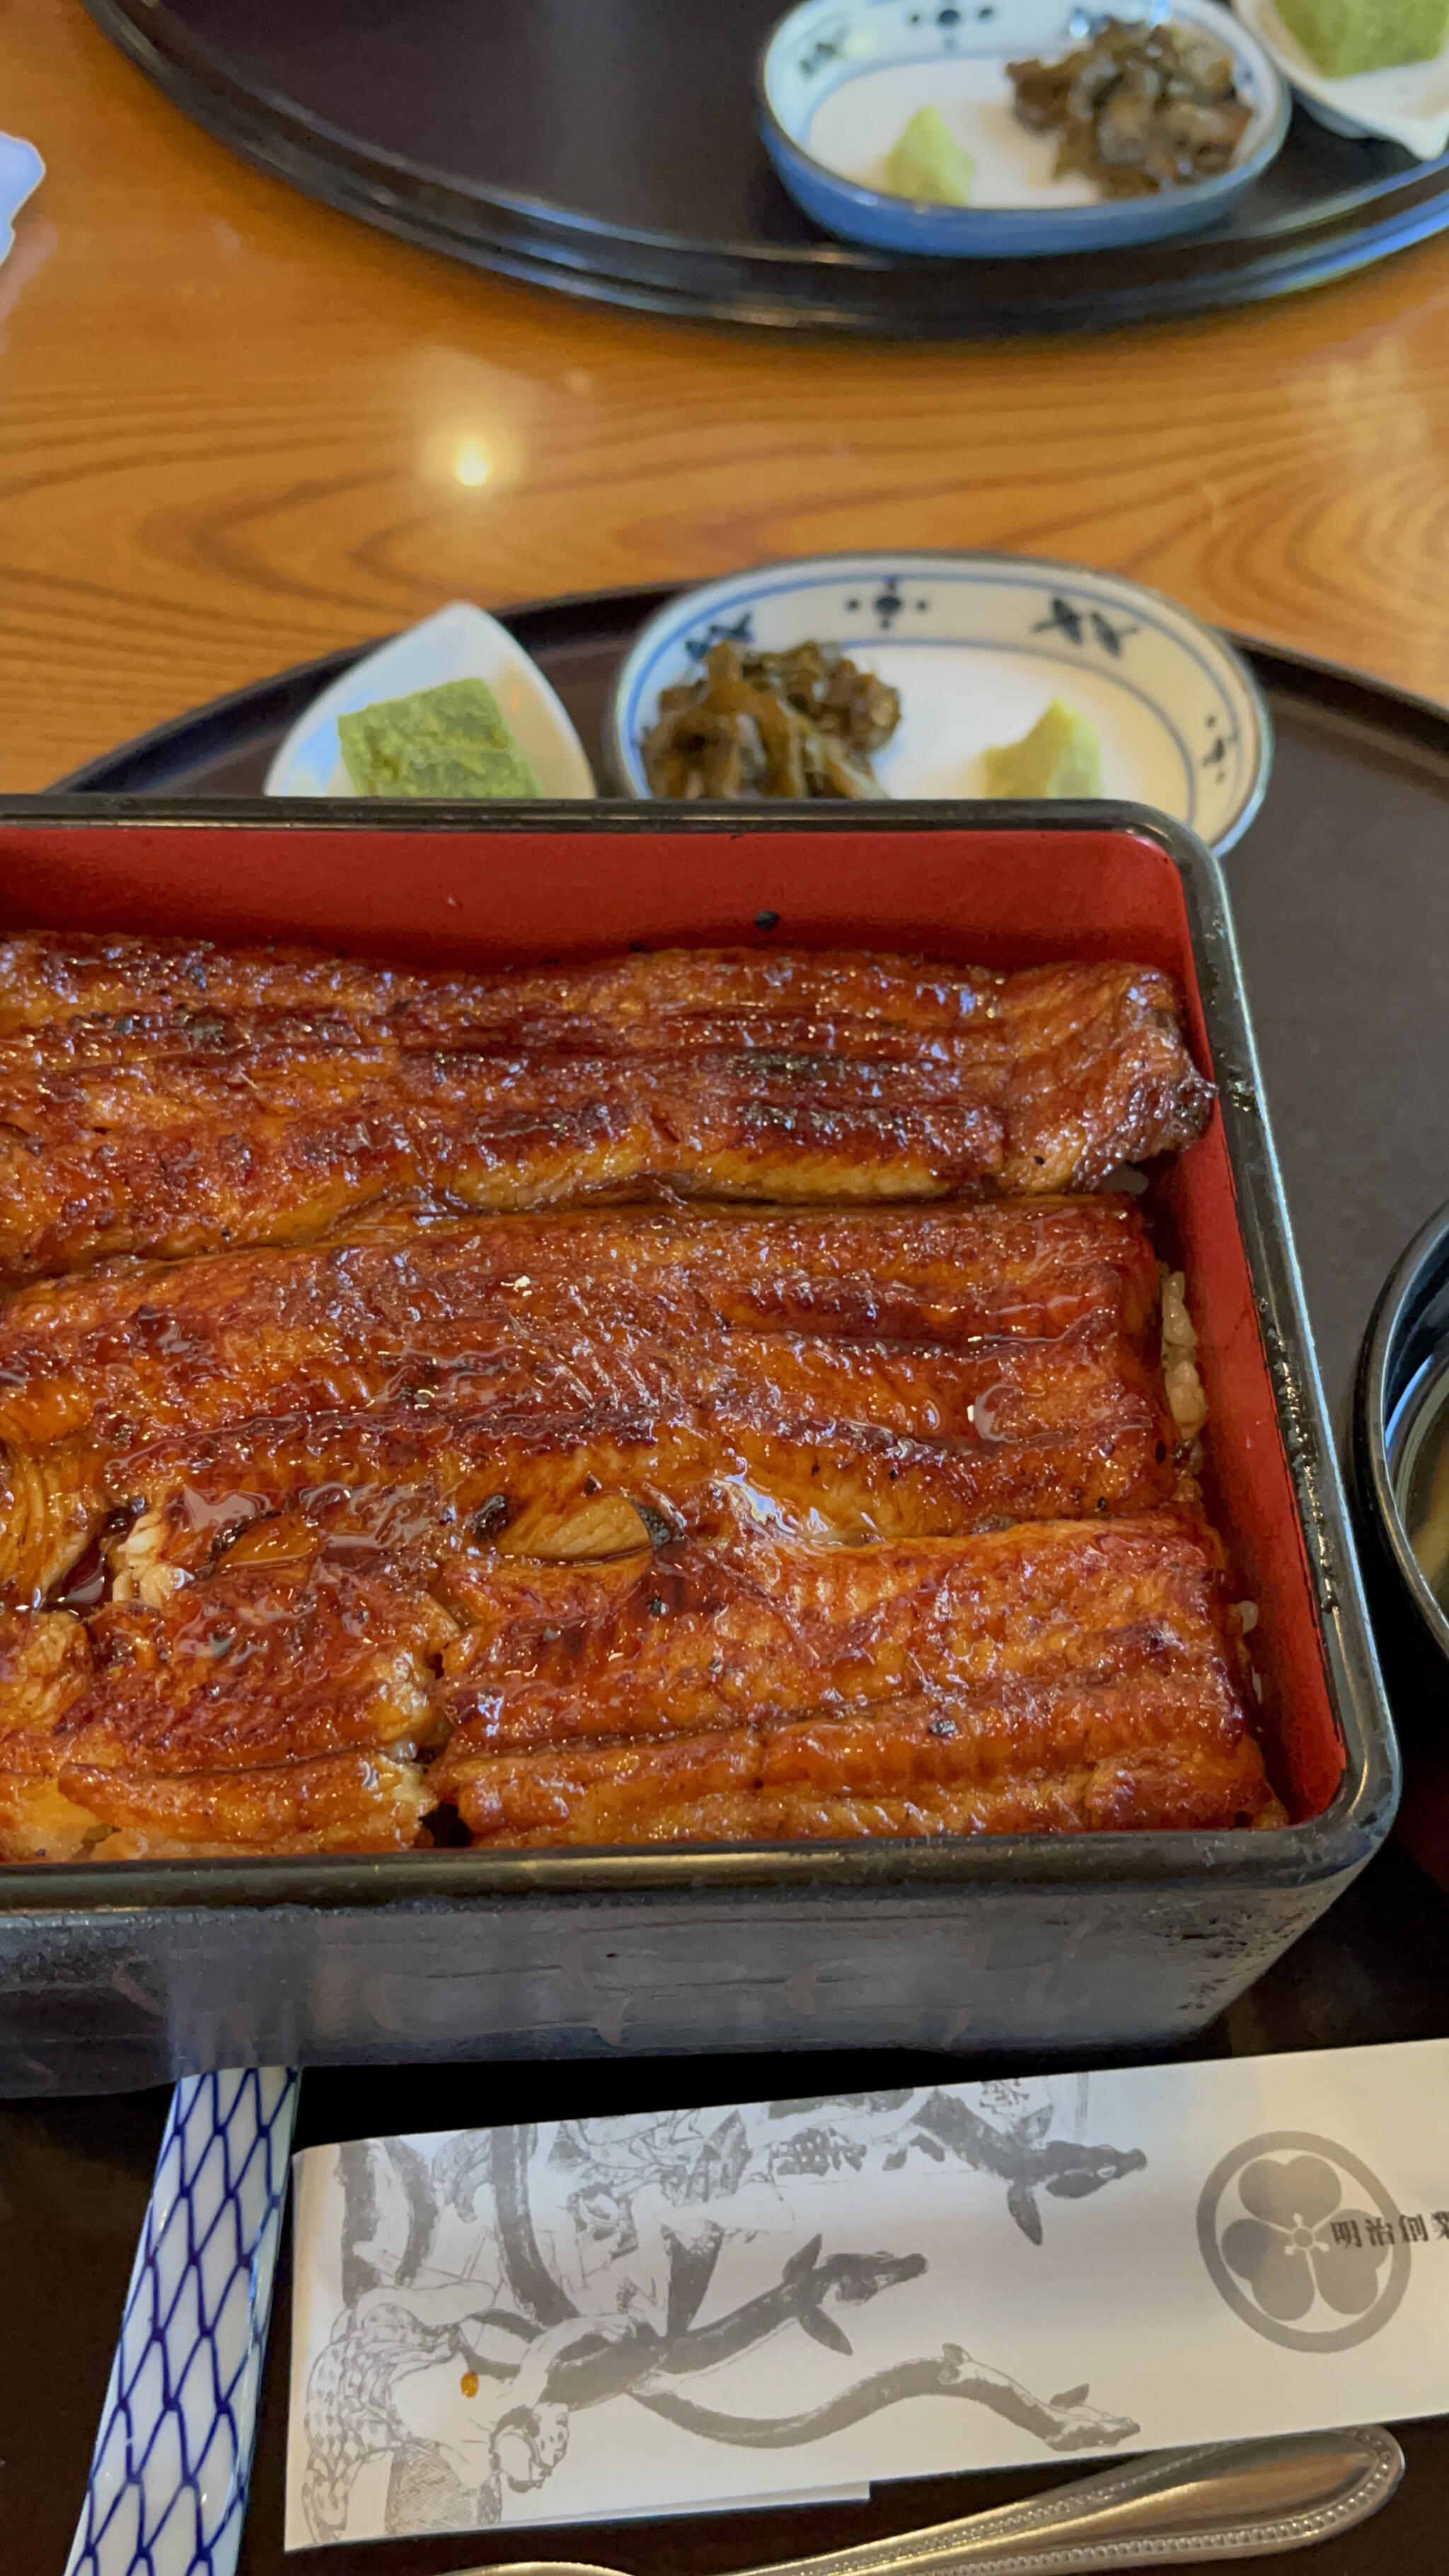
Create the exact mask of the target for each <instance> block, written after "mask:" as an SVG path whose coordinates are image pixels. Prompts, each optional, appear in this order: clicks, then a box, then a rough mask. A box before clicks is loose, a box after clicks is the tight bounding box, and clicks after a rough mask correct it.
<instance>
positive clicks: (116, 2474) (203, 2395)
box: [66, 2066, 298, 2576]
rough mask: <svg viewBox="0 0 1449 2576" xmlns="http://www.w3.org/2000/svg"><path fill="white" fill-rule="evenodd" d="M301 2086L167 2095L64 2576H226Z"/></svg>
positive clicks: (262, 2071) (232, 2080)
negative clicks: (168, 2104) (163, 2123)
mask: <svg viewBox="0 0 1449 2576" xmlns="http://www.w3.org/2000/svg"><path fill="white" fill-rule="evenodd" d="M297 2089H298V2078H297V2076H296V2074H295V2073H294V2072H293V2071H292V2069H291V2068H289V2067H284V2066H264V2067H258V2068H251V2069H249V2070H245V2071H237V2070H230V2071H227V2072H225V2073H222V2074H218V2075H193V2076H187V2077H186V2078H185V2079H184V2080H183V2082H181V2083H180V2084H178V2085H177V2087H176V2090H175V2092H174V2094H173V2095H172V2097H171V2110H170V2113H169V2116H168V2118H167V2122H166V2133H165V2136H164V2137H163V2139H162V2141H161V2152H160V2155H159V2157H158V2158H157V2162H156V2180H155V2182H154V2184H153V2186H152V2190H151V2200H150V2205H149V2207H148V2208H147V2211H146V2218H145V2224H144V2225H143V2227H142V2230H141V2241H140V2244H139V2245H138V2246H137V2249H136V2261H135V2267H134V2269H133V2271H132V2274H131V2286H130V2288H129V2290H128V2291H127V2293H126V2307H125V2314H124V2316H123V2318H122V2321H121V2333H120V2339H119V2341H118V2343H117V2346H116V2358H115V2361H114V2362H113V2364H112V2366H111V2378H110V2385H109V2387H108V2388H107V2390H106V2398H105V2404H104V2406H103V2407H102V2409H101V2421H100V2428H99V2430H98V2432H97V2434H96V2447H95V2452H94V2455H93V2457H92V2460H91V2473H90V2482H89V2485H88V2487H87V2489H86V2498H85V2504H84V2507H83V2509H82V2512H81V2517H80V2523H79V2526H78V2528H77V2531H76V2536H75V2540H74V2542H73V2544H72V2547H71V2554H70V2557H69V2560H68V2561H67V2564H66V2576H233V2571H234V2570H235V2567H236V2563H237V2552H238V2549H239V2547H240V2545H241V2533H242V2522H243V2519H244V2517H245V2514H246V2503H247V2482H248V2478H249V2476H250V2472H251V2459H252V2443H253V2440H254V2438H255V2434H256V2417H257V2393H258V2390H259V2388H260V2385H261V2376H262V2360H263V2356H264V2354H265V2351H266V2340H267V2320H268V2316H269V2314H270V2311H271V2304H272V2280H273V2276H274V2274H275V2271H276V2263H277V2240H278V2237H279V2235H280V2232H281V2224H282V2204H283V2201H284V2199H285V2196H286V2187H287V2168H288V2157H289V2152H290V2149H291V2143H292V2126H293V2122H294V2120H295V2118H296V2111H297Z"/></svg>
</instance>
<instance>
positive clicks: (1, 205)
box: [0, 134, 45, 259]
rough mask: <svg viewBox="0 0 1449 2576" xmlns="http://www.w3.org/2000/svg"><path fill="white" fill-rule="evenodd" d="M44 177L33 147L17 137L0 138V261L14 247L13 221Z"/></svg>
mask: <svg viewBox="0 0 1449 2576" xmlns="http://www.w3.org/2000/svg"><path fill="white" fill-rule="evenodd" d="M44 177H45V163H44V162H43V161H42V159H41V157H40V154H39V153H38V152H37V151H36V148H35V146H34V144H33V143H27V142H26V141H25V139H24V137H23V136H22V135H19V134H0V259H5V258H7V257H8V256H9V253H10V251H11V250H12V248H13V247H14V242H15V218H16V216H17V215H18V214H19V212H20V209H21V207H22V206H23V205H24V203H25V200H26V198H27V197H30V196H33V195H34V193H35V191H36V189H37V188H38V187H39V185H40V183H41V180H42V179H43V178H44Z"/></svg>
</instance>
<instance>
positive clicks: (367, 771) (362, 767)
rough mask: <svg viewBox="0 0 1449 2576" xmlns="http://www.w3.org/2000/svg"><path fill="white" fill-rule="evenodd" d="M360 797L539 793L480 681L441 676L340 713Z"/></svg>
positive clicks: (346, 760)
mask: <svg viewBox="0 0 1449 2576" xmlns="http://www.w3.org/2000/svg"><path fill="white" fill-rule="evenodd" d="M337 735H338V740H339V742H340V743H341V746H342V761H343V766H344V768H345V769H346V771H347V775H348V777H349V778H350V779H351V781H352V784H353V786H354V788H355V789H356V791H357V793H358V795H359V796H537V795H538V794H539V793H540V789H539V784H538V781H537V779H536V778H535V777H534V774H533V772H532V770H531V769H530V768H529V765H528V763H527V761H526V760H525V759H524V757H523V754H522V752H521V751H520V750H519V748H518V745H517V743H516V742H515V741H514V739H513V736H512V734H511V733H510V732H509V730H508V727H507V725H506V724H505V723H504V721H503V717H502V715H501V713H500V711H499V706H498V701H497V699H496V698H495V697H494V695H493V692H492V690H491V689H490V688H487V687H485V685H484V683H483V681H481V680H444V681H443V682H442V683H441V684H440V686H439V687H437V688H436V689H419V690H417V691H416V692H415V694H414V695H413V696H412V697H410V698H383V699H381V700H380V701H379V703H378V704H377V705H376V706H373V707H362V708H360V709H359V710H358V712H357V714H356V715H351V716H339V717H338V719H337Z"/></svg>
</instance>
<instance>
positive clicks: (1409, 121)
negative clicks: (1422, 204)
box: [1234, 0, 1449, 161]
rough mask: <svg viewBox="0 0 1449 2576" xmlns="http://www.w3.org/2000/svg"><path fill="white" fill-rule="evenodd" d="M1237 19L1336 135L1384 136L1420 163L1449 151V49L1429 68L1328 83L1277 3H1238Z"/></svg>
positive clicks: (1400, 66) (1413, 66)
mask: <svg viewBox="0 0 1449 2576" xmlns="http://www.w3.org/2000/svg"><path fill="white" fill-rule="evenodd" d="M1234 6H1235V8H1236V10H1237V13H1238V16H1239V17H1240V18H1241V19H1242V22H1243V24H1244V26H1245V27H1248V28H1250V29H1251V30H1252V32H1253V34H1254V35H1255V36H1256V37H1257V39H1258V42H1259V44H1260V45H1262V46H1263V47H1264V48H1265V50H1266V51H1267V52H1268V53H1270V54H1271V55H1272V57H1273V60H1274V61H1275V62H1276V63H1277V65H1278V67H1279V69H1280V71H1282V72H1283V73H1284V74H1285V75H1286V77H1287V79H1288V81H1289V82H1290V84H1291V86H1292V87H1293V88H1294V89H1295V90H1296V91H1297V92H1298V94H1299V96H1300V98H1301V99H1302V101H1303V104H1304V106H1305V107H1306V108H1307V109H1308V110H1309V112H1310V114H1311V115H1313V116H1316V117H1317V119H1318V121H1319V124H1320V125H1326V126H1327V127H1328V130H1329V132H1330V133H1331V134H1347V135H1356V134H1381V135H1383V136H1384V138H1385V140H1386V141H1388V142H1390V143H1402V145H1403V147H1404V149H1405V151H1406V152H1412V153H1414V154H1416V155H1417V157H1418V159H1419V160H1421V161H1437V160H1438V159H1439V156H1440V154H1441V153H1443V152H1445V151H1449V46H1446V47H1445V49H1444V51H1443V52H1442V53H1438V54H1436V55H1435V56H1434V58H1433V60H1432V61H1431V62H1427V63H1395V64H1393V65H1392V66H1391V68H1390V69H1389V70H1387V71H1382V72H1356V73H1355V75H1354V77H1353V79H1352V80H1329V79H1328V78H1327V77H1326V75H1325V74H1324V73H1323V72H1321V71H1320V70H1319V68H1318V65H1317V64H1316V63H1315V62H1314V61H1313V60H1312V59H1311V57H1310V56H1309V55H1307V54H1305V52H1304V50H1303V47H1302V46H1301V45H1300V44H1299V42H1298V39H1297V37H1296V36H1293V35H1290V34H1289V31H1288V29H1287V28H1286V27H1285V26H1284V24H1283V21H1282V19H1281V18H1280V17H1279V15H1278V12H1277V10H1276V9H1275V8H1274V6H1273V0H1234Z"/></svg>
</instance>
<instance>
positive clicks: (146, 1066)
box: [0, 933, 1281, 1860]
mask: <svg viewBox="0 0 1449 2576" xmlns="http://www.w3.org/2000/svg"><path fill="white" fill-rule="evenodd" d="M1211 1097H1212V1095H1211V1089H1210V1086H1209V1085H1208V1084H1207V1083H1206V1082H1205V1081H1204V1080H1203V1079H1202V1077H1201V1076H1200V1075H1199V1073H1198V1072H1197V1071H1196V1069H1195V1068H1194V1066H1193V1064H1192V1061H1191V1058H1190V1055H1189V1053H1188V1051H1187V1047H1186V1044H1185V1041H1184V1037H1183V1033H1182V1026H1181V1020H1180V1015H1179V1010H1178V1004H1177V999H1176V996H1175V995H1174V993H1173V991H1172V988H1171V986H1170V984H1169V983H1168V981H1167V980H1166V979H1165V978H1164V977H1163V976H1162V975H1160V974H1159V973H1157V972H1156V971H1154V970H1152V969H1149V968H1145V967H1140V966H1130V965H1113V964H1087V965H1071V966H1062V967H1043V968H1037V969H1032V970H1031V971H1029V972H1027V973H1023V974H1017V975H1003V974H997V973H994V972H986V971H978V970H973V969H963V968H946V967H939V966H926V965H922V964H920V963H916V962H912V961H909V960H904V959H899V958H890V957H874V956H855V955H849V954H843V953H835V954H831V953H821V954H813V953H812V954H801V955H789V954H776V953H772V952H768V951H763V950H762V951H714V952H711V951H701V952H692V951H691V952H685V951H678V952H668V951H666V952H661V953H659V954H655V955H645V954H641V955H630V956H629V957H627V958H623V959H615V960H606V961H604V962H602V963H595V964H583V965H573V966H569V965H564V966H556V967H549V968H538V969H520V970H512V971H509V972H506V973H499V974H495V975H486V976H485V975H476V976H471V975H433V976H428V975H419V974H414V973H410V972H407V971H404V970H394V969H389V968H386V967H371V966H366V965H359V964H356V963H353V962H351V961H348V960H342V959H331V958H322V957H312V956H308V955H305V954H302V953H301V952H296V953H292V952H288V951H283V950H257V951H254V952H241V951H237V952H227V951H223V950H218V949H215V948H211V947H208V946H206V945H204V944H202V943H193V944H185V943H172V944H168V943H165V942H156V941H148V940H140V939H128V938H115V939H106V938H100V939H94V940H66V939H63V938H61V937H59V936H56V935H52V934H48V933H38V934H33V935H26V936H23V937H19V938H15V939H11V940H9V941H4V942H0V1287H6V1288H8V1290H9V1294H8V1295H6V1296H4V1297H3V1298H0V1857H4V1858H7V1859H11V1860H23V1859H27V1858H42V1857H48V1858H52V1859H62V1858H81V1857H87V1858H89V1857H94V1856H100V1857H103V1858H108V1859H115V1860H124V1859H134V1858H151V1857H157V1856H167V1855H189V1856H192V1857H198V1856H203V1855H208V1854H215V1853H264V1852H289V1853H325V1852H330V1851H345V1850H351V1851H372V1850H376V1851H382V1850H388V1849H399V1848H405V1847H408V1846H411V1845H415V1844H418V1843H423V1842H428V1841H430V1840H436V1839H439V1838H441V1839H443V1840H452V1841H457V1840H459V1839H460V1838H463V1837H465V1836H467V1835H470V1834H471V1835H472V1836H473V1837H474V1838H475V1839H476V1840H477V1841H478V1842H479V1843H480V1844H481V1845H483V1846H484V1847H487V1848H504V1847H508V1846H510V1845H523V1846H535V1845H552V1844H557V1845H572V1846H575V1847H577V1846H579V1845H582V1844H588V1843H594V1844H599V1843H624V1844H629V1843H637V1842H641V1841H655V1842H675V1841H681V1840H708V1841H721V1840H724V1841H738V1840H754V1839H763V1840H779V1839H782V1838H791V1837H797V1836H798V1837H803V1838H812V1837H820V1836H837V1835H846V1836H854V1835H861V1834H872V1835H874V1834H884V1835H900V1834H941V1833H974V1832H992V1831H995V1832H1001V1831H1017V1830H1020V1831H1083V1830H1100V1829H1105V1828H1112V1827H1116V1828H1132V1829H1149V1828H1153V1827H1159V1826H1187V1825H1194V1826H1203V1827H1227V1826H1235V1825H1255V1824H1262V1823H1267V1822H1272V1821H1275V1820H1276V1819H1277V1818H1278V1817H1279V1815H1280V1814H1281V1810H1280V1809H1279V1808H1278V1805H1277V1802H1276V1800H1275V1799H1274V1796H1273V1793H1272V1791H1271V1790H1270V1788H1269V1786H1268V1782H1267V1778H1266V1775H1265V1772H1264V1768H1263V1761H1262V1756H1261V1753H1260V1751H1259V1748H1258V1745H1257V1743H1256V1741H1255V1739H1254V1737H1253V1734H1252V1732H1251V1731H1250V1729H1249V1727H1248V1724H1247V1720H1246V1717H1245V1714H1244V1701H1243V1696H1242V1686H1243V1682H1244V1680H1245V1679H1246V1678H1247V1667H1246V1661H1245V1657H1244V1653H1243V1648H1242V1643H1241V1638H1240V1636H1239V1633H1238V1627H1237V1623H1236V1621H1235V1618H1234V1614H1233V1611H1232V1608H1231V1599H1230V1595H1231V1585H1230V1581H1229V1578H1228V1575H1227V1573H1226V1570H1225V1559H1224V1557H1223V1554H1222V1551H1221V1549H1220V1548H1219V1547H1218V1544H1217V1542H1216V1541H1215V1539H1214V1538H1213V1537H1212V1534H1211V1532H1210V1531H1209V1530H1208V1529H1207V1527H1206V1524H1205V1523H1204V1521H1203V1518H1202V1514H1201V1508H1200V1505H1199V1503H1198V1501H1197V1499H1196V1487H1195V1483H1194V1479H1193V1474H1192V1460H1191V1456H1190V1455H1189V1454H1188V1453H1187V1450H1186V1446H1185V1442H1184V1439H1183V1437H1182V1436H1181V1435H1180V1433H1179V1431H1178V1429H1177V1428H1176V1427H1175V1425H1174V1422H1173V1419H1172V1414H1171V1411H1170V1409H1169V1406H1168V1403H1167V1400H1166V1388H1165V1382H1164V1375H1163V1368H1162V1355H1161V1341H1162V1335H1163V1332H1164V1308H1163V1294H1162V1287H1161V1275H1162V1274H1161V1272H1160V1269H1159V1264H1158V1261H1157V1258H1156V1255H1155V1253H1154V1250H1153V1246H1152V1243H1151V1240H1150V1238H1149V1235H1148V1232H1147V1229H1146V1226H1145V1225H1144V1223H1143V1221H1142V1218H1141V1216H1140V1214H1139V1212H1138V1209H1137V1207H1136V1206H1135V1204H1134V1202H1133V1201H1132V1200H1131V1199H1130V1198H1129V1197H1127V1196H1125V1195H1119V1194H1114V1193H1107V1192H1103V1193H1101V1194H1100V1195H1096V1196H1081V1195H1079V1196H1067V1195H1063V1194H1062V1193H1064V1192H1066V1191H1068V1190H1075V1191H1082V1190H1085V1189H1089V1188H1091V1189H1095V1188H1096V1186H1097V1185H1098V1184H1099V1183H1100V1182H1101V1181H1102V1180H1103V1179H1104V1178H1105V1177H1106V1175H1107V1174H1108V1172H1109V1171H1110V1170H1111V1169H1112V1167H1113V1166H1115V1165H1116V1164H1118V1163H1121V1162H1132V1161H1140V1160H1145V1159H1147V1158H1149V1157H1151V1156H1152V1155H1154V1154H1157V1153H1162V1152H1165V1151H1169V1150H1172V1149H1174V1148H1177V1147H1179V1146H1183V1145H1185V1144H1187V1143H1189V1142H1190V1141H1191V1140H1192V1139H1193V1138H1194V1137H1195V1136H1196V1135H1197V1134H1198V1133H1199V1132H1200V1131H1201V1129H1202V1126H1203V1124H1204V1122H1205V1119H1206V1116H1207V1113H1208V1110H1209V1107H1210V1104H1211ZM590 1201H592V1202H594V1204H593V1205H588V1204H585V1203H586V1202H590ZM628 1202H632V1204H629V1203H628ZM748 1202H755V1203H756V1204H754V1205H750V1204H747V1203H748ZM910 1202H915V1204H910ZM945 1202H950V1204H945ZM1169 1304H1170V1306H1171V1314H1170V1316H1168V1318H1167V1324H1168V1328H1169V1331H1170V1336H1171V1339H1172V1348H1173V1352H1174V1354H1175V1361H1174V1364H1175V1366H1176V1367H1177V1368H1178V1370H1179V1371H1180V1372H1181V1371H1183V1370H1186V1369H1187V1368H1188V1367H1189V1356H1190V1349H1191V1341H1192V1334H1191V1325H1190V1322H1189V1321H1188V1318H1187V1312H1186V1309H1185V1307H1183V1306H1182V1303H1181V1299H1180V1298H1179V1297H1178V1296H1177V1294H1176V1289H1175V1287H1174V1289H1173V1292H1172V1296H1171V1298H1170V1299H1169ZM1185 1355H1189V1356H1185ZM1193 1382H1194V1385H1195V1383H1196V1381H1195V1378H1194V1381H1193ZM1179 1412H1180V1413H1181V1407H1179ZM1189 1427H1190V1426H1189Z"/></svg>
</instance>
